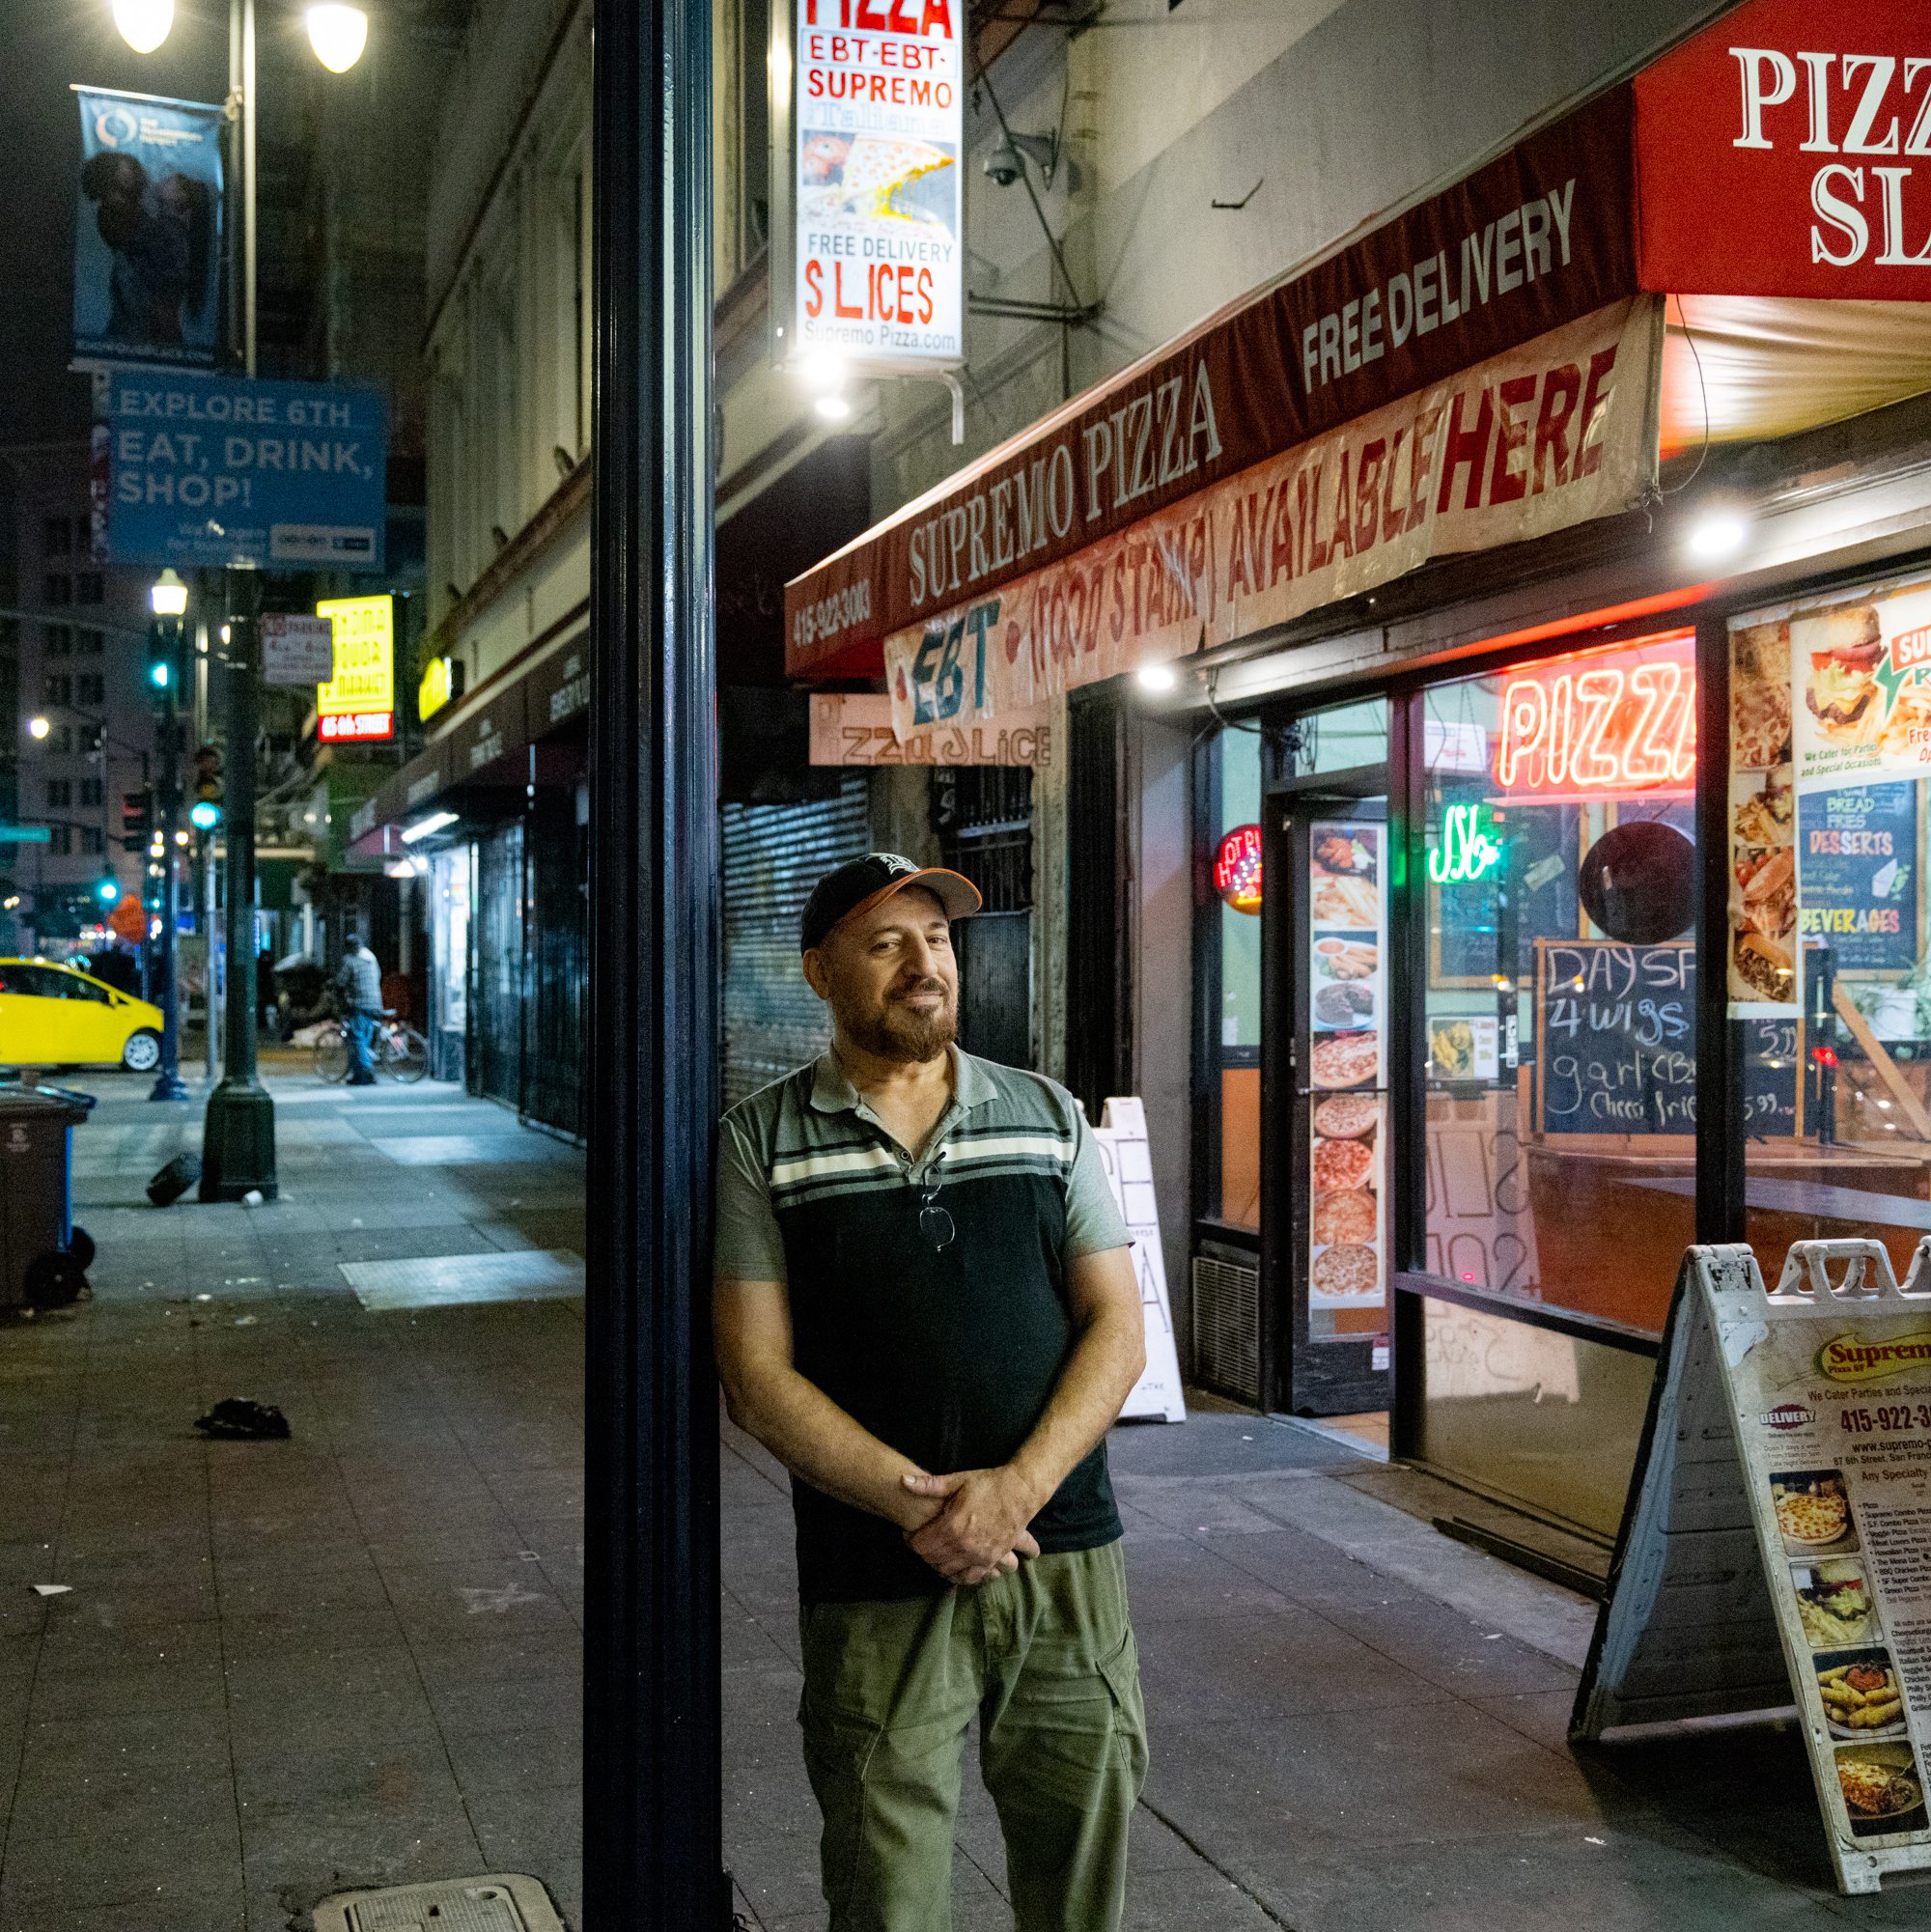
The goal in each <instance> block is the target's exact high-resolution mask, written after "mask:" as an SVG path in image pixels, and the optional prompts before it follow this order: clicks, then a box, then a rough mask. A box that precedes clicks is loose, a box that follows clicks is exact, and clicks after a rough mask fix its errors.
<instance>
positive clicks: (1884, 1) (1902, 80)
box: [1636, 0, 1931, 301]
mask: <svg viewBox="0 0 1931 1932" xmlns="http://www.w3.org/2000/svg"><path fill="white" fill-rule="evenodd" d="M1636 155H1637V268H1638V272H1639V273H1640V275H1641V278H1642V285H1643V287H1644V288H1646V289H1657V290H1662V291H1665V292H1666V293H1668V294H1679V295H1693V294H1723V295H1810V296H1824V297H1838V298H1855V299H1858V300H1883V301H1923V300H1925V299H1927V298H1931V7H1927V6H1925V5H1924V4H1923V0H1858V4H1857V5H1856V6H1841V5H1839V6H1832V5H1826V4H1820V0H1754V4H1752V5H1749V6H1746V7H1739V8H1738V9H1737V10H1736V11H1735V12H1734V13H1731V14H1724V15H1723V17H1722V18H1721V20H1719V21H1718V22H1717V23H1716V24H1715V25H1714V26H1712V27H1706V28H1705V29H1704V30H1703V32H1701V33H1700V34H1698V35H1697V36H1696V37H1695V38H1694V39H1693V40H1691V41H1688V42H1685V43H1684V44H1683V45H1682V46H1680V47H1678V48H1677V49H1676V51H1675V52H1674V53H1672V54H1669V55H1667V56H1665V58H1664V59H1663V60H1661V61H1659V62H1657V63H1656V65H1655V66H1654V67H1652V68H1649V69H1648V70H1646V71H1645V72H1643V73H1641V74H1639V75H1638V76H1637V82H1636Z"/></svg>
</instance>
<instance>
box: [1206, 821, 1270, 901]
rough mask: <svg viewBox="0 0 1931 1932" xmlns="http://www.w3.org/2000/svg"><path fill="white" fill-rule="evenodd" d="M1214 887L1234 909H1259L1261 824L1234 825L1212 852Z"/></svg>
mask: <svg viewBox="0 0 1931 1932" xmlns="http://www.w3.org/2000/svg"><path fill="white" fill-rule="evenodd" d="M1214 889H1215V891H1217V893H1218V894H1219V895H1220V897H1221V898H1222V899H1224V900H1225V901H1226V903H1227V904H1228V905H1229V906H1231V907H1232V908H1233V909H1234V910H1235V911H1237V912H1258V911H1259V910H1261V828H1260V826H1235V827H1234V829H1233V830H1232V831H1230V832H1229V833H1228V834H1227V836H1226V837H1225V838H1223V839H1222V840H1221V841H1220V850H1219V851H1218V852H1217V853H1216V854H1214Z"/></svg>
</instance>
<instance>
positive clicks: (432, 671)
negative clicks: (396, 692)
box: [416, 658, 456, 719]
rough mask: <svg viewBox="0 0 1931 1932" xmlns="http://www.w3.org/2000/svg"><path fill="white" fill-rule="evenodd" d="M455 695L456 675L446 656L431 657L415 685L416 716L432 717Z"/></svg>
mask: <svg viewBox="0 0 1931 1932" xmlns="http://www.w3.org/2000/svg"><path fill="white" fill-rule="evenodd" d="M455 695H456V675H455V673H454V672H453V671H452V670H451V669H450V665H449V659H448V658H431V659H430V660H429V662H428V663H427V664H426V665H425V666H424V667H423V674H422V681H421V683H419V684H418V685H417V686H416V716H417V717H419V718H423V719H428V718H431V717H434V715H435V714H436V713H437V712H439V711H440V710H441V709H442V708H443V706H444V705H446V704H447V703H448V702H449V701H450V699H451V698H453V697H454V696H455Z"/></svg>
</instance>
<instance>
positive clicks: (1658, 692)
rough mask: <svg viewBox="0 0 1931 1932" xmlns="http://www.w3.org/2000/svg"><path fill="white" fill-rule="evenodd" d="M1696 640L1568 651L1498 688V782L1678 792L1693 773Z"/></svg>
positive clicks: (1514, 788) (1533, 787) (1516, 786)
mask: <svg viewBox="0 0 1931 1932" xmlns="http://www.w3.org/2000/svg"><path fill="white" fill-rule="evenodd" d="M1692 648H1693V640H1691V639H1689V638H1687V637H1686V638H1684V639H1682V640H1680V641H1679V640H1675V639H1672V640H1670V642H1669V643H1668V645H1666V646H1665V648H1664V650H1663V651H1659V650H1658V649H1657V648H1656V647H1655V646H1650V647H1648V648H1647V649H1645V650H1644V651H1643V652H1642V653H1641V655H1640V656H1636V655H1634V654H1633V655H1631V656H1628V657H1621V658H1595V659H1593V660H1592V659H1588V658H1582V659H1577V658H1568V659H1565V660H1563V661H1562V662H1561V663H1560V664H1559V666H1546V665H1545V666H1540V667H1538V668H1537V669H1536V670H1535V671H1533V672H1525V673H1524V674H1523V675H1521V676H1520V677H1514V678H1511V679H1509V681H1508V683H1507V684H1506V685H1505V686H1503V687H1502V701H1501V728H1500V731H1499V733H1498V735H1497V742H1496V767H1495V775H1496V783H1497V785H1499V786H1500V787H1501V788H1502V789H1503V790H1504V791H1506V792H1513V793H1518V794H1519V793H1523V792H1567V793H1575V792H1602V793H1605V794H1609V793H1615V792H1643V791H1655V790H1660V789H1670V790H1677V789H1681V788H1682V787H1684V786H1686V785H1688V784H1689V783H1690V781H1691V778H1692V776H1693V773H1694V771H1695V770H1696V672H1695V667H1694V665H1693V662H1692V659H1691V651H1692Z"/></svg>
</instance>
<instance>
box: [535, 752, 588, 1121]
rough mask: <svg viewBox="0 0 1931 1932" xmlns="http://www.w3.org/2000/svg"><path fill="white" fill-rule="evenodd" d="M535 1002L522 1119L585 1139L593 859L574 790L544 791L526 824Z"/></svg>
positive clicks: (549, 789) (539, 793)
mask: <svg viewBox="0 0 1931 1932" xmlns="http://www.w3.org/2000/svg"><path fill="white" fill-rule="evenodd" d="M527 825H528V834H527V836H528V839H529V854H530V866H529V882H530V917H529V921H528V932H527V943H528V947H529V988H530V997H529V1000H528V1002H527V1004H526V1005H525V1007H524V1025H523V1091H522V1114H523V1117H524V1118H525V1119H526V1120H536V1121H541V1122H542V1123H543V1124H544V1125H545V1126H546V1127H553V1128H556V1129H558V1130H559V1131H560V1132H562V1133H565V1134H576V1135H578V1136H579V1137H580V1136H581V1134H582V1133H583V1126H584V1122H583V1095H584V1083H583V1043H584V1035H585V1031H586V1027H587V1022H588V1016H587V1014H586V1013H585V1010H584V993H585V990H586V985H587V981H588V977H589V910H590V906H589V885H590V875H589V854H588V851H587V848H586V833H587V827H586V826H582V825H579V824H578V823H577V812H576V794H575V790H574V787H573V788H571V789H570V790H568V791H563V792H558V791H557V790H556V789H554V788H546V789H543V790H540V791H539V792H538V793H537V795H536V798H535V799H534V800H533V802H532V805H531V810H530V817H529V819H528V821H527Z"/></svg>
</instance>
